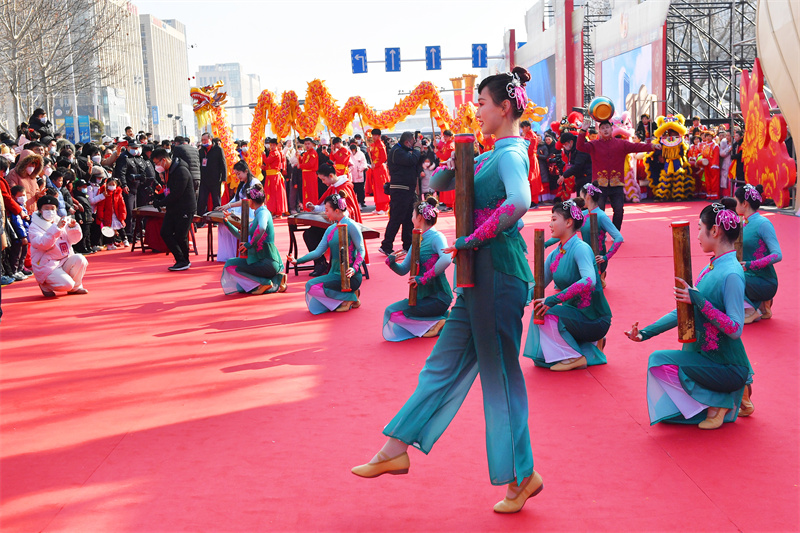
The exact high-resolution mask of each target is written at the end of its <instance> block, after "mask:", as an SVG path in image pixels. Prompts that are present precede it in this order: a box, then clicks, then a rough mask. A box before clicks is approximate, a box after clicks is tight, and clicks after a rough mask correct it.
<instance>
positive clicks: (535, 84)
mask: <svg viewBox="0 0 800 533" xmlns="http://www.w3.org/2000/svg"><path fill="white" fill-rule="evenodd" d="M528 72H530V74H531V81H529V82H528V83H527V84H526V85H525V92H526V94H527V95H528V99H530V100H532V101H533V103H535V104H536V105H538V106H542V107H546V108H547V114H546V115H545V117H544V118H543V119H542V121H541V122H532V123H531V129H532V130H533V131H535V132H537V133H543V132H545V131H547V129H548V128H549V127H550V123H551V122H553V121H554V120H556V56H555V55H551V56H550V57H548V58H546V59H542V60H541V61H539V62H538V63H536V64H535V65H533V66H532V67H528Z"/></svg>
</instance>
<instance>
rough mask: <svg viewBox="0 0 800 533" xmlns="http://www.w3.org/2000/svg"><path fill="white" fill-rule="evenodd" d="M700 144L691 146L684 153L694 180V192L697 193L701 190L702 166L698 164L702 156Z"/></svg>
mask: <svg viewBox="0 0 800 533" xmlns="http://www.w3.org/2000/svg"><path fill="white" fill-rule="evenodd" d="M702 149H703V146H702V143H699V144H694V140H692V145H691V146H690V147H689V149H688V150H687V151H686V158H687V159H688V160H689V165H690V167H691V169H692V177H693V178H694V192H695V194H696V193H699V192H700V191H701V190H702V189H703V166H702V164H700V163H699V161H698V159H699V158H700V157H701V155H702Z"/></svg>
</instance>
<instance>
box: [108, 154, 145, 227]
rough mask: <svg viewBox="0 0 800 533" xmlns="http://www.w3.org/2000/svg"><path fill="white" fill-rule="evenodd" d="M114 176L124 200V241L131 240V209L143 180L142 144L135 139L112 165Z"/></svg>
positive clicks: (134, 206) (135, 203)
mask: <svg viewBox="0 0 800 533" xmlns="http://www.w3.org/2000/svg"><path fill="white" fill-rule="evenodd" d="M114 178H115V179H116V180H117V181H118V182H119V183H120V186H121V187H122V192H123V193H124V194H123V198H124V200H125V212H126V213H127V217H128V218H127V220H124V222H125V234H126V237H125V241H131V240H133V210H134V209H136V208H137V207H138V202H137V200H138V197H139V187H140V186H141V185H142V183H144V180H145V164H144V159H142V146H141V145H140V144H139V143H137V142H136V141H131V142H129V143H128V152H127V153H126V154H124V155H122V156H120V157H119V159H117V163H116V165H114Z"/></svg>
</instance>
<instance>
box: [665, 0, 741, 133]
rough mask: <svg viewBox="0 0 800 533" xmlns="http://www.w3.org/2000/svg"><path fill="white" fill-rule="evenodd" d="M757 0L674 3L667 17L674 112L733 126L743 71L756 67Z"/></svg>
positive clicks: (669, 101) (670, 104) (668, 102)
mask: <svg viewBox="0 0 800 533" xmlns="http://www.w3.org/2000/svg"><path fill="white" fill-rule="evenodd" d="M755 22H756V0H727V1H690V0H672V1H671V2H670V7H669V11H668V13H667V61H666V88H667V94H666V106H667V112H668V113H680V114H682V115H683V116H685V117H687V118H688V117H692V116H699V117H700V118H701V119H703V122H706V123H709V124H713V123H722V122H730V121H731V120H732V118H735V117H736V114H737V110H738V109H739V76H738V75H739V73H740V72H741V70H742V69H749V68H752V66H753V60H754V59H755V57H756V43H755V29H756V28H755Z"/></svg>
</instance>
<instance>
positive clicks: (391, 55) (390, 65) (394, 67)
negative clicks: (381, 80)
mask: <svg viewBox="0 0 800 533" xmlns="http://www.w3.org/2000/svg"><path fill="white" fill-rule="evenodd" d="M386 72H400V49H399V48H387V49H386Z"/></svg>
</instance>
